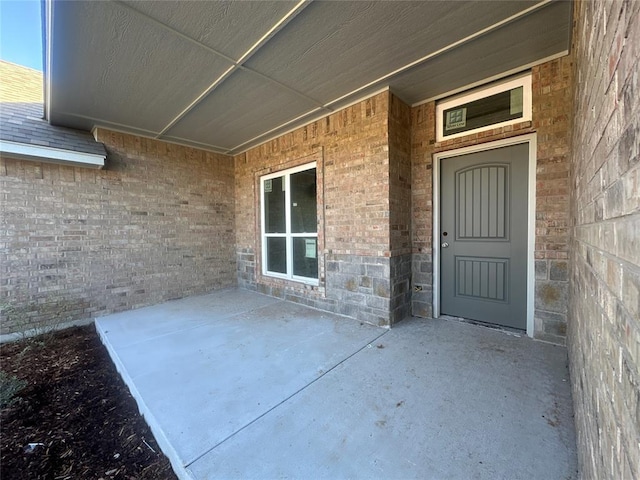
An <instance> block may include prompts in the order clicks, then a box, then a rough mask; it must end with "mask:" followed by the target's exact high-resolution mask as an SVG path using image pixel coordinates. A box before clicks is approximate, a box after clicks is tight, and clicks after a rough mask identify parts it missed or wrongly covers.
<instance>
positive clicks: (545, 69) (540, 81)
mask: <svg viewBox="0 0 640 480" xmlns="http://www.w3.org/2000/svg"><path fill="white" fill-rule="evenodd" d="M571 67H572V63H571V57H570V56H566V57H563V58H560V59H556V60H552V61H549V62H547V63H544V64H542V65H539V66H536V67H534V68H533V69H532V93H533V98H532V104H533V118H532V121H530V122H521V123H518V124H515V125H509V126H506V127H501V128H495V129H492V130H488V131H485V132H481V133H476V134H471V135H467V136H463V137H458V138H455V139H451V140H446V141H442V142H436V137H435V128H436V127H435V102H429V103H425V104H423V105H419V106H416V107H414V108H413V109H412V112H411V119H412V138H411V146H412V148H411V159H412V197H413V201H412V222H413V225H412V229H413V234H412V237H413V274H412V275H413V284H414V290H415V291H414V293H413V301H412V303H413V313H414V315H416V316H423V317H429V316H431V315H432V314H433V310H432V300H433V263H432V252H433V250H432V225H433V224H432V220H433V219H432V209H433V205H432V198H433V185H432V184H433V172H432V155H433V154H434V153H437V152H443V151H447V150H452V149H457V148H462V147H466V146H470V145H477V144H481V143H485V142H491V141H494V140H499V139H504V138H509V137H515V136H518V135H522V134H526V133H531V132H536V133H537V145H538V148H537V168H536V241H535V259H536V265H535V269H536V286H535V288H536V292H535V327H534V330H535V331H534V334H535V336H536V337H537V338H540V339H544V340H548V341H551V342H555V343H563V342H564V339H565V335H566V313H567V310H566V309H567V289H568V277H567V258H568V246H569V242H568V229H567V224H568V217H569V215H568V210H569V191H568V190H569V188H568V187H569V156H568V155H569V135H570V128H571V125H570V117H569V115H568V112H569V111H570V107H571V91H572V90H571V85H572V84H571V82H572V76H571V75H572V74H571V72H572V70H571Z"/></svg>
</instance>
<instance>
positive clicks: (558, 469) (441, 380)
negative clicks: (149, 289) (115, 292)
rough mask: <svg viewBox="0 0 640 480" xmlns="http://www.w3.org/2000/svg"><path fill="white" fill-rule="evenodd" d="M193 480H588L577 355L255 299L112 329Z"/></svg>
mask: <svg viewBox="0 0 640 480" xmlns="http://www.w3.org/2000/svg"><path fill="white" fill-rule="evenodd" d="M96 327H97V329H98V332H99V333H100V335H101V338H102V340H103V342H104V343H105V345H106V346H107V348H108V349H109V352H110V354H111V356H112V358H113V360H114V362H115V364H116V366H117V367H118V370H119V371H120V373H121V374H122V376H123V378H124V380H125V382H126V383H127V384H128V385H129V388H130V389H131V391H132V393H133V395H134V397H135V398H136V400H137V401H138V404H139V406H140V409H141V411H142V412H143V414H144V415H145V418H146V420H147V422H148V423H149V424H150V426H151V428H152V430H153V432H154V434H155V435H156V439H157V440H158V442H159V443H160V445H161V447H162V449H163V451H164V452H165V454H167V456H168V457H169V458H170V460H171V462H172V465H173V467H174V469H175V470H176V473H177V474H178V476H179V477H180V478H182V479H202V480H204V479H216V478H224V479H229V478H261V479H264V478H332V479H338V478H384V479H391V478H402V479H405V478H421V479H465V480H466V479H492V480H493V479H510V480H515V479H545V480H546V479H576V478H577V459H576V451H575V448H576V447H575V433H574V427H573V416H572V415H573V414H572V407H571V392H570V385H569V373H568V370H567V352H566V349H565V348H563V347H558V346H553V345H549V344H545V343H540V342H535V341H532V340H531V339H529V338H526V337H524V338H522V337H517V336H514V335H510V334H506V333H504V332H500V331H495V330H491V329H488V328H485V327H479V326H474V325H470V324H465V323H459V322H456V321H451V320H440V319H438V320H424V319H421V320H419V319H407V320H405V321H403V322H401V323H400V324H399V325H397V326H396V327H394V328H393V329H391V330H387V329H382V328H378V327H374V326H371V325H366V324H360V323H359V322H357V321H355V320H351V319H348V318H345V317H340V316H336V315H332V314H329V313H326V312H320V311H317V310H313V309H309V308H306V307H303V306H300V305H296V304H292V303H287V302H284V301H282V300H278V299H275V298H271V297H267V296H263V295H260V294H257V293H253V292H248V291H244V290H222V291H218V292H215V293H212V294H209V295H204V296H199V297H191V298H186V299H183V300H177V301H173V302H169V303H165V304H161V305H155V306H152V307H148V308H143V309H139V310H134V311H129V312H124V313H119V314H115V315H110V316H108V317H102V318H99V319H97V320H96Z"/></svg>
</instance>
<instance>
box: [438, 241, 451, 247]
mask: <svg viewBox="0 0 640 480" xmlns="http://www.w3.org/2000/svg"><path fill="white" fill-rule="evenodd" d="M440 246H441V247H442V248H447V247H448V246H449V244H448V243H447V242H442V245H440Z"/></svg>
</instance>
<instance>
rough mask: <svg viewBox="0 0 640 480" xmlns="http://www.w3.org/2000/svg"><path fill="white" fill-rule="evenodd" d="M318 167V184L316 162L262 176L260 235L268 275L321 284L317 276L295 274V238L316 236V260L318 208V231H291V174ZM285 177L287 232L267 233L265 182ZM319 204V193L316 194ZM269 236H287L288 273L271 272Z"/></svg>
mask: <svg viewBox="0 0 640 480" xmlns="http://www.w3.org/2000/svg"><path fill="white" fill-rule="evenodd" d="M313 168H316V185H317V182H318V172H317V166H316V162H312V163H305V164H304V165H300V166H298V167H294V168H288V169H286V170H280V171H278V172H275V173H270V174H268V175H264V176H262V177H260V219H261V222H260V223H261V225H260V236H261V242H262V274H263V275H264V276H267V277H274V278H281V279H284V280H293V281H296V282H301V283H305V284H307V285H319V280H318V279H317V278H315V279H314V278H310V277H301V276H298V275H294V274H293V239H294V238H299V237H315V239H316V260H318V258H317V248H318V228H317V216H318V213H317V208H316V231H315V232H303V233H292V232H291V175H292V174H294V173H299V172H304V171H306V170H311V169H313ZM278 177H284V178H283V179H284V189H285V190H284V204H285V233H266V232H265V225H266V221H265V220H266V219H265V208H264V184H265V181H266V180H270V179H273V178H278ZM316 205H317V195H316ZM267 238H285V239H286V255H287V273H286V274H285V273H280V272H270V271H269V270H267Z"/></svg>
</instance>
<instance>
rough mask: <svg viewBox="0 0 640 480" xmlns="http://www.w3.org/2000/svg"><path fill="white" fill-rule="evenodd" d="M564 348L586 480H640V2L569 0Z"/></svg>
mask: <svg viewBox="0 0 640 480" xmlns="http://www.w3.org/2000/svg"><path fill="white" fill-rule="evenodd" d="M575 8H576V10H575V15H574V18H575V25H576V29H575V32H574V51H575V53H574V55H575V78H576V88H575V95H574V110H573V116H574V118H575V127H574V135H573V142H572V145H573V149H572V169H571V190H572V202H571V220H572V224H573V228H572V234H571V239H572V241H571V249H570V251H571V261H570V274H569V275H570V280H571V283H570V285H571V288H570V292H569V329H568V342H567V343H568V347H569V357H570V367H571V377H572V387H573V399H574V405H575V408H574V410H575V419H576V430H577V440H578V453H579V460H580V468H581V471H582V474H583V477H584V478H585V479H592V478H593V479H595V478H616V479H632V478H640V445H639V443H638V441H639V439H640V301H639V298H640V152H639V144H640V85H639V79H638V72H639V71H640V68H639V67H640V65H639V60H640V2H609V1H603V0H597V1H589V2H577V3H576V6H575Z"/></svg>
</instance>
